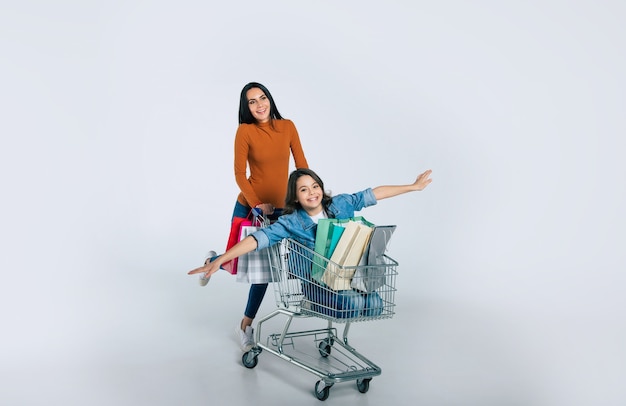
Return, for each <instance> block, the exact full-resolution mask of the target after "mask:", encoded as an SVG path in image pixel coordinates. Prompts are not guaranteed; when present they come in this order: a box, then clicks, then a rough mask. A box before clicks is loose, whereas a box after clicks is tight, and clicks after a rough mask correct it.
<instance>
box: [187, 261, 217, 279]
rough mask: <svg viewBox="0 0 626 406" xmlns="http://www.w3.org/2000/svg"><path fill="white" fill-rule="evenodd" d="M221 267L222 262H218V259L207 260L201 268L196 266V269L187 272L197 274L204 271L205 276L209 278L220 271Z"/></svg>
mask: <svg viewBox="0 0 626 406" xmlns="http://www.w3.org/2000/svg"><path fill="white" fill-rule="evenodd" d="M219 269H220V264H219V263H218V261H217V260H215V261H213V262H207V263H206V264H204V265H203V266H201V267H200V268H196V269H193V270H191V271H189V272H187V275H194V274H197V273H203V274H204V277H205V278H208V277H209V276H211V275H213V274H214V273H215V272H217V271H219Z"/></svg>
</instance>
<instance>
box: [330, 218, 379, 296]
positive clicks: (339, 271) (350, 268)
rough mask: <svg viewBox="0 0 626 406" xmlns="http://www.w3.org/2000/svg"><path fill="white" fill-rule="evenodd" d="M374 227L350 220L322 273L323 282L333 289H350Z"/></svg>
mask: <svg viewBox="0 0 626 406" xmlns="http://www.w3.org/2000/svg"><path fill="white" fill-rule="evenodd" d="M372 230H373V228H372V227H370V226H369V225H366V224H363V223H361V222H357V221H349V222H348V223H347V224H346V226H345V229H344V231H343V233H342V234H341V238H339V242H338V243H337V247H336V248H335V250H334V252H333V255H332V256H331V257H330V262H329V263H328V265H327V266H326V269H325V270H324V274H323V275H322V282H324V283H325V284H326V285H327V286H328V287H329V288H331V289H333V290H348V289H350V282H351V280H352V276H353V275H354V272H355V270H356V268H355V267H356V266H357V265H358V264H359V262H360V260H361V257H362V256H363V252H364V250H365V248H366V246H367V244H368V243H369V239H370V236H371V234H372Z"/></svg>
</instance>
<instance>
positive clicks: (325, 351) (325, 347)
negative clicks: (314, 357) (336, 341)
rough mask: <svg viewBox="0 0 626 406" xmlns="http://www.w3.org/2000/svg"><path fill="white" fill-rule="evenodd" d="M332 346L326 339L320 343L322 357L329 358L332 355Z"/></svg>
mask: <svg viewBox="0 0 626 406" xmlns="http://www.w3.org/2000/svg"><path fill="white" fill-rule="evenodd" d="M331 348H332V347H331V344H329V343H328V339H327V338H325V339H323V340H322V341H320V344H319V345H318V349H319V351H320V355H321V356H322V357H324V358H326V357H328V356H329V355H330V350H331Z"/></svg>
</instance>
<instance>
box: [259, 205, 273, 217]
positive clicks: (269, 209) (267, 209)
mask: <svg viewBox="0 0 626 406" xmlns="http://www.w3.org/2000/svg"><path fill="white" fill-rule="evenodd" d="M254 208H255V209H260V210H261V211H262V212H263V214H264V215H266V216H269V215H270V214H274V209H275V207H274V205H273V204H271V203H260V204H257V205H256V206H255V207H254Z"/></svg>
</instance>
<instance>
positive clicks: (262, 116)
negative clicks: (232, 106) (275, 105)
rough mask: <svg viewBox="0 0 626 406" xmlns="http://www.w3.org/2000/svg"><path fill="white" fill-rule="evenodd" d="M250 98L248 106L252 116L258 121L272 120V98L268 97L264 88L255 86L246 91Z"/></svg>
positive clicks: (247, 96)
mask: <svg viewBox="0 0 626 406" xmlns="http://www.w3.org/2000/svg"><path fill="white" fill-rule="evenodd" d="M246 98H247V99H248V108H249V109H250V113H252V117H254V119H255V120H256V121H257V122H258V123H267V122H268V121H270V100H269V99H268V98H267V96H266V95H265V93H263V90H261V89H259V88H258V87H253V88H252V89H250V90H248V91H247V92H246Z"/></svg>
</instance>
